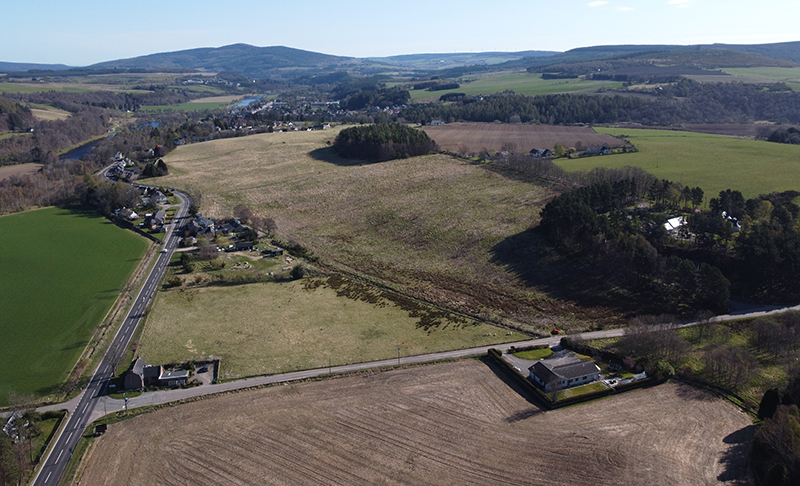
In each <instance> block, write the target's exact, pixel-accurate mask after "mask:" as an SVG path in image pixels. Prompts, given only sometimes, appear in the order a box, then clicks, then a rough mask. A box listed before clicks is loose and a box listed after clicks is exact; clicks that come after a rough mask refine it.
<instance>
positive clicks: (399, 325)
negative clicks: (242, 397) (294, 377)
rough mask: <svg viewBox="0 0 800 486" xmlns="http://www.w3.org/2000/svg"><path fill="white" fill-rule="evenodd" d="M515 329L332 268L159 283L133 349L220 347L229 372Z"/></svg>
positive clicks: (503, 337) (501, 337)
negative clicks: (301, 274) (268, 277)
mask: <svg viewBox="0 0 800 486" xmlns="http://www.w3.org/2000/svg"><path fill="white" fill-rule="evenodd" d="M393 299H394V300H393ZM521 339H525V336H524V335H522V334H520V333H516V332H514V333H511V334H509V332H508V331H506V330H505V329H498V328H496V327H494V326H490V325H487V324H483V323H480V322H476V321H474V320H471V319H465V318H463V317H461V316H455V315H452V314H450V313H448V312H443V311H441V310H440V309H436V308H434V307H431V306H426V305H423V304H420V303H418V302H416V301H411V300H410V299H402V298H399V296H397V295H396V294H394V295H393V294H390V293H386V292H382V291H380V290H378V289H375V288H373V287H370V286H366V285H363V284H360V283H357V282H354V281H351V280H349V279H345V278H341V277H332V278H313V279H304V280H301V281H291V282H274V283H262V284H250V285H243V286H231V287H209V288H201V289H191V288H189V289H186V290H169V291H166V292H162V293H160V294H159V296H158V301H157V304H156V305H155V306H154V309H153V311H152V313H151V314H150V315H149V316H148V319H147V324H146V326H145V330H144V332H143V334H142V338H141V345H140V346H139V349H138V353H139V356H141V357H143V358H144V359H146V360H147V361H148V362H150V363H172V362H185V361H189V360H199V359H203V358H207V357H211V356H213V357H218V358H221V359H222V367H221V368H222V371H221V373H220V377H221V378H223V379H234V378H241V377H243V376H254V375H265V374H274V373H282V372H288V371H295V370H305V369H312V368H323V367H325V366H328V365H329V364H332V365H334V366H338V365H343V364H350V363H363V362H367V361H376V360H381V359H390V358H394V357H395V356H397V355H398V354H400V355H402V356H409V355H419V354H427V353H433V352H437V351H448V350H451V349H460V348H471V347H475V346H480V345H483V344H495V343H501V342H509V341H519V340H521ZM398 347H399V348H400V349H399V350H398V349H397V348H398Z"/></svg>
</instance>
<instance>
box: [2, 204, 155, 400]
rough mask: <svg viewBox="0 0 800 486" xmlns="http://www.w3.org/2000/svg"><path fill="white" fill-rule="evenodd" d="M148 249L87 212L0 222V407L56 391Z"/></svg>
mask: <svg viewBox="0 0 800 486" xmlns="http://www.w3.org/2000/svg"><path fill="white" fill-rule="evenodd" d="M147 246H148V242H147V240H145V239H144V238H142V237H140V236H137V235H136V234H135V233H133V232H130V231H125V230H122V229H120V228H118V227H116V226H115V225H114V224H113V223H111V222H110V221H108V220H106V219H105V218H103V217H100V216H99V215H97V214H96V213H94V212H89V211H81V210H70V209H62V208H47V209H40V210H36V211H28V212H24V213H18V214H12V215H8V216H4V217H2V218H0V248H2V251H0V268H2V273H0V309H2V317H3V318H2V319H0V335H2V339H0V370H3V379H2V380H0V406H2V405H5V404H7V400H8V395H9V394H25V395H33V396H37V397H42V396H47V395H49V394H50V393H52V392H54V391H56V390H57V389H58V387H59V385H60V384H61V383H62V382H63V381H64V380H65V379H66V378H67V375H68V374H69V372H70V370H71V369H72V368H73V366H74V365H75V363H76V361H77V360H78V358H79V356H80V355H81V353H82V352H83V350H84V347H85V346H86V344H87V342H88V341H89V339H90V338H91V336H92V334H93V332H94V330H95V328H96V327H97V325H98V324H99V323H100V321H101V320H102V319H103V317H104V316H105V315H106V313H107V312H108V310H109V308H110V307H111V305H112V304H113V303H114V301H115V300H116V298H117V296H118V295H119V292H120V290H121V288H122V286H123V285H124V284H125V283H126V281H127V279H128V278H129V275H130V274H131V273H132V272H133V270H134V269H135V268H136V266H137V265H138V264H139V261H140V260H141V258H142V256H143V255H144V253H145V250H146V249H147Z"/></svg>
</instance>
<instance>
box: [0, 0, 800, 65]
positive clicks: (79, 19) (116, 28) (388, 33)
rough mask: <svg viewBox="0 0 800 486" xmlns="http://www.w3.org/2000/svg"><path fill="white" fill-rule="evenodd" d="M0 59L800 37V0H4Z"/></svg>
mask: <svg viewBox="0 0 800 486" xmlns="http://www.w3.org/2000/svg"><path fill="white" fill-rule="evenodd" d="M0 12H2V17H3V22H2V24H3V28H2V29H0V61H6V62H31V63H47V64H67V65H70V66H87V65H90V64H93V63H97V62H102V61H111V60H116V59H125V58H129V57H136V56H141V55H147V54H154V53H157V52H170V51H178V50H183V49H192V48H197V47H220V46H224V45H229V44H236V43H245V44H251V45H255V46H276V45H282V46H287V47H294V48H297V49H305V50H309V51H315V52H322V53H325V54H334V55H339V56H352V57H382V56H392V55H398V54H417V53H451V52H481V51H524V50H550V51H565V50H569V49H572V48H576V47H586V46H593V45H609V44H682V45H686V44H711V43H726V44H762V43H772V42H788V41H800V24H798V23H797V19H798V18H800V1H798V0H759V1H753V0H499V1H497V2H488V1H482V2H478V1H475V0H458V1H456V0H425V1H423V0H402V1H398V0H392V1H386V0H335V1H334V0H326V1H321V0H299V1H298V0H282V1H275V0H249V1H241V2H235V3H234V2H222V1H220V0H213V1H212V0H159V1H153V0H136V1H134V2H113V1H109V0H102V1H99V0H68V1H65V0H24V1H21V0H0Z"/></svg>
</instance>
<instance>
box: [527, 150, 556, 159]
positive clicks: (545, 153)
mask: <svg viewBox="0 0 800 486" xmlns="http://www.w3.org/2000/svg"><path fill="white" fill-rule="evenodd" d="M530 154H531V157H536V158H537V159H543V158H546V157H552V156H553V151H552V150H550V149H547V148H546V149H531V152H530Z"/></svg>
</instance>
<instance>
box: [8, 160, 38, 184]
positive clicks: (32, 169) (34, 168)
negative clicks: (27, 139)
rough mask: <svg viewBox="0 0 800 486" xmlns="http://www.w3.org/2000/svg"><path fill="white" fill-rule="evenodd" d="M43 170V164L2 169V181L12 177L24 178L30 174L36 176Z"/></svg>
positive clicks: (9, 166)
mask: <svg viewBox="0 0 800 486" xmlns="http://www.w3.org/2000/svg"><path fill="white" fill-rule="evenodd" d="M41 168H42V164H18V165H7V166H4V167H0V181H4V180H6V179H8V178H11V177H24V176H26V175H28V174H35V173H36V172H38V171H39V169H41Z"/></svg>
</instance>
